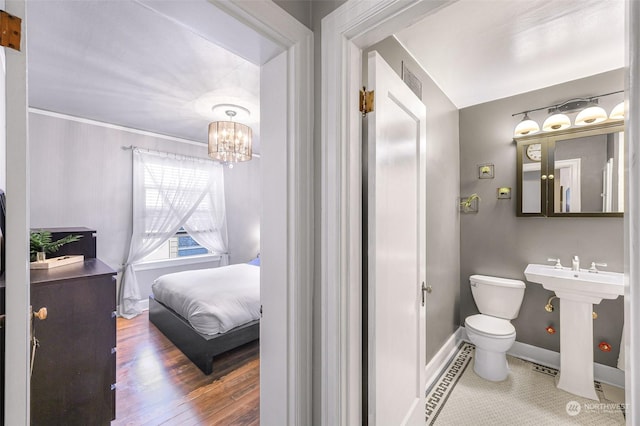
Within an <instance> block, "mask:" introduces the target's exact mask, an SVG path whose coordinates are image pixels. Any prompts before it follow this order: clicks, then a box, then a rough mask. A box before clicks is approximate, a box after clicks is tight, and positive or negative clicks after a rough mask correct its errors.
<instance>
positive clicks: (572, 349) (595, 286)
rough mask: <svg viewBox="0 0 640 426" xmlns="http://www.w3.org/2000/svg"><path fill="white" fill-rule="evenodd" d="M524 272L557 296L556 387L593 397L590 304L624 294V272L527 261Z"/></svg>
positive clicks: (528, 277) (591, 308)
mask: <svg viewBox="0 0 640 426" xmlns="http://www.w3.org/2000/svg"><path fill="white" fill-rule="evenodd" d="M524 275H525V276H526V277H527V280H529V281H531V282H534V283H539V284H542V287H544V288H546V289H547V290H551V291H554V292H555V293H556V296H558V297H559V298H560V375H559V377H557V380H558V381H557V384H556V385H557V387H558V388H559V389H562V390H565V391H567V392H570V393H572V394H574V395H579V396H582V397H584V398H590V399H593V400H596V401H597V400H598V395H597V394H596V391H595V388H594V384H593V317H592V310H593V304H594V303H600V302H602V299H616V298H617V297H618V296H621V295H622V294H624V279H623V278H624V275H623V274H620V273H617V272H608V271H598V272H597V273H595V272H589V271H585V270H580V271H572V270H571V269H569V268H555V267H554V266H550V265H536V264H530V265H527V268H526V269H525V270H524Z"/></svg>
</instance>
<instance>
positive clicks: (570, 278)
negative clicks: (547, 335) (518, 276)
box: [524, 264, 624, 304]
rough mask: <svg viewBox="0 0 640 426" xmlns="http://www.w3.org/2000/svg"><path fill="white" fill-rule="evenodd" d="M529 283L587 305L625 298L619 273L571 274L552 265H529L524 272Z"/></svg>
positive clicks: (582, 272)
mask: <svg viewBox="0 0 640 426" xmlns="http://www.w3.org/2000/svg"><path fill="white" fill-rule="evenodd" d="M524 275H525V276H526V277H527V280H529V281H531V282H534V283H539V284H542V287H544V288H546V289H547V290H551V291H555V292H556V294H557V295H558V297H569V298H573V299H582V300H583V301H585V302H590V303H595V304H597V303H600V302H601V301H602V299H616V298H617V297H618V296H622V295H623V294H624V279H623V278H624V275H623V274H621V273H619V272H609V271H598V272H597V273H596V272H589V271H587V270H584V269H582V270H580V271H572V270H571V269H570V268H562V269H558V268H555V267H553V266H550V265H537V264H530V265H527V269H525V270H524Z"/></svg>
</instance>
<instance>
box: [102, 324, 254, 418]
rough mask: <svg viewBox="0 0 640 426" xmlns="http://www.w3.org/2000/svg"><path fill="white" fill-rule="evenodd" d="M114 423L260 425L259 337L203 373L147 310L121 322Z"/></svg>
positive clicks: (221, 357) (119, 326) (227, 355)
mask: <svg viewBox="0 0 640 426" xmlns="http://www.w3.org/2000/svg"><path fill="white" fill-rule="evenodd" d="M117 340H118V352H117V387H116V420H114V421H113V422H112V423H111V424H112V426H116V425H118V426H119V425H136V426H137V425H150V426H151V425H153V426H155V425H180V426H187V425H194V426H195V425H243V426H244V425H258V424H259V423H260V421H259V415H260V384H259V379H260V359H259V348H260V346H259V344H258V341H255V342H251V343H248V344H246V345H244V346H241V347H239V348H237V349H234V350H232V351H230V352H228V353H226V354H223V355H220V356H218V357H216V359H215V360H214V363H213V369H214V372H213V373H212V374H211V375H210V376H205V375H204V374H203V373H202V372H201V371H200V370H199V369H198V367H196V366H195V365H194V364H193V363H192V362H191V361H189V359H188V358H187V357H186V356H184V355H183V354H182V352H180V350H179V349H177V348H176V347H175V346H174V345H173V344H172V343H171V342H170V341H169V340H168V339H167V338H166V337H165V336H164V335H163V334H162V333H161V332H160V331H158V329H156V328H155V326H154V325H153V324H151V323H150V322H149V316H148V313H147V312H145V313H144V314H143V315H140V316H138V317H136V318H134V319H131V320H126V319H124V318H118V321H117Z"/></svg>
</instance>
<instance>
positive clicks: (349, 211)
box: [319, 0, 640, 425]
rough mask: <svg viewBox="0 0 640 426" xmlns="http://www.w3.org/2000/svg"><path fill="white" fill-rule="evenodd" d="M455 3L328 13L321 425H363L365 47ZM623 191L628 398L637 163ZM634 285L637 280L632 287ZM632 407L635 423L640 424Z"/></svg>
mask: <svg viewBox="0 0 640 426" xmlns="http://www.w3.org/2000/svg"><path fill="white" fill-rule="evenodd" d="M450 3H453V1H449V0H444V1H420V0H377V1H373V0H371V1H366V2H362V1H358V0H349V1H347V2H346V3H345V4H343V5H342V6H340V7H339V8H338V9H336V10H335V11H333V12H332V13H331V14H329V15H328V16H327V17H325V18H324V19H323V20H322V52H321V64H322V92H321V105H322V114H321V116H322V124H321V152H322V159H321V187H322V190H321V197H322V198H321V209H320V211H321V215H322V216H321V235H320V238H321V240H320V245H321V266H320V268H319V269H320V289H321V301H320V302H321V308H320V309H321V312H320V315H321V325H320V327H321V336H320V339H321V354H320V363H321V384H320V390H321V391H320V398H321V406H320V410H321V411H320V416H321V423H322V424H323V425H350V424H361V423H362V413H361V408H360V407H361V406H362V398H363V395H362V388H361V384H362V377H361V372H360V364H361V359H362V340H361V338H362V333H361V326H362V319H361V309H360V306H361V302H362V292H361V285H362V277H361V271H360V269H359V268H360V265H362V252H361V250H362V248H361V241H362V238H361V237H362V232H361V223H362V220H361V219H362V218H361V215H362V212H361V207H360V204H361V200H362V191H361V183H362V179H361V158H360V139H361V134H360V129H359V123H360V113H359V112H358V95H357V93H358V90H359V89H360V87H361V81H362V78H361V75H360V74H361V65H362V64H361V61H362V60H361V56H362V49H363V48H365V47H368V46H370V45H372V44H374V43H376V42H378V41H381V40H383V39H384V38H386V37H388V36H391V35H393V33H394V32H396V31H398V30H400V29H402V28H405V27H407V26H409V25H411V24H413V23H415V22H417V21H419V20H421V19H423V18H424V17H425V16H426V15H428V14H430V13H433V12H435V11H437V10H438V9H440V8H442V7H445V6H446V5H448V4H450ZM626 6H627V8H626V12H627V13H626V19H627V25H626V31H627V34H626V38H627V42H626V46H627V49H626V50H627V54H628V57H627V70H626V71H627V72H626V74H627V87H626V89H627V90H626V99H627V102H628V106H629V113H628V114H627V117H640V41H639V40H640V2H636V1H633V0H627V2H626ZM626 124H627V132H628V133H629V135H628V144H627V149H628V154H629V155H627V156H626V158H633V156H635V157H636V158H637V157H638V156H640V120H637V121H633V122H631V121H627V123H626ZM627 183H628V185H627V187H628V188H627V195H628V197H625V199H626V200H628V202H627V208H626V209H625V215H624V217H625V231H626V232H625V275H626V278H627V285H626V286H625V323H626V325H627V327H625V330H626V331H625V342H626V343H625V344H626V347H625V349H626V350H625V353H626V354H627V357H626V367H625V378H626V392H627V400H628V401H637V400H640V368H639V367H635V368H634V365H635V366H638V365H640V325H638V324H640V285H639V284H640V226H638V223H640V162H638V161H635V162H629V164H628V179H627ZM630 284H633V285H630ZM634 408H635V407H630V409H629V415H628V416H627V424H632V423H638V422H640V409H638V408H635V409H634Z"/></svg>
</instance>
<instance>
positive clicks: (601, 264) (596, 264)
mask: <svg viewBox="0 0 640 426" xmlns="http://www.w3.org/2000/svg"><path fill="white" fill-rule="evenodd" d="M596 266H607V264H606V263H598V262H591V268H589V272H593V273H596V274H597V273H598V268H597V267H596Z"/></svg>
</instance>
